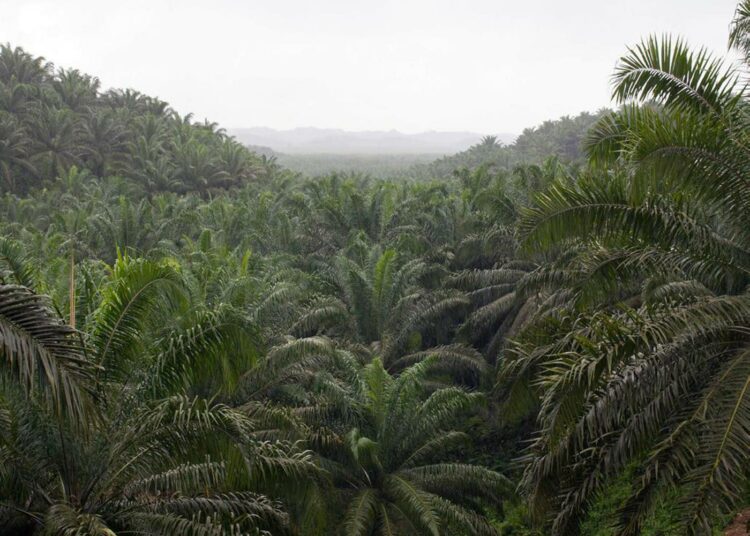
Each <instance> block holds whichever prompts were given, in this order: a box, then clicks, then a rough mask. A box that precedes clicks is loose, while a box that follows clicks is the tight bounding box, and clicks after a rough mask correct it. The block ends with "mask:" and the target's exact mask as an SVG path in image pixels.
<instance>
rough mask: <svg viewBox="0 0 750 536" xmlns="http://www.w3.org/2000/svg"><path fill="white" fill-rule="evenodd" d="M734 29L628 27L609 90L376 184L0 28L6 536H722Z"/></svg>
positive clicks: (728, 506)
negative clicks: (285, 158)
mask: <svg viewBox="0 0 750 536" xmlns="http://www.w3.org/2000/svg"><path fill="white" fill-rule="evenodd" d="M730 31H731V33H730V46H731V48H732V49H733V50H734V51H735V52H736V53H737V54H739V55H740V56H741V57H742V60H743V62H742V65H741V66H739V67H732V66H730V65H729V64H728V63H726V62H723V61H722V60H719V59H715V58H714V57H712V56H711V55H710V54H709V53H707V52H705V51H703V50H698V49H694V48H691V46H690V45H689V44H687V43H685V42H683V41H681V40H679V39H675V38H671V37H669V36H664V37H652V38H648V39H646V40H644V41H643V42H642V43H640V44H637V45H635V46H633V47H632V48H630V49H628V52H627V53H626V55H625V56H624V57H623V58H621V60H620V61H619V62H618V66H617V69H616V72H615V74H614V78H613V93H614V96H615V99H616V101H617V103H618V108H617V110H616V111H601V112H597V113H596V114H582V115H580V116H578V117H576V118H563V119H562V120H560V121H554V122H548V123H545V124H544V125H542V126H541V127H539V128H537V129H530V130H528V131H526V132H525V133H524V134H523V135H522V136H521V137H520V138H519V139H518V140H517V141H516V143H515V144H514V145H512V146H510V147H502V146H500V145H499V144H498V143H497V140H495V139H492V138H486V139H485V140H483V142H482V143H480V144H479V145H477V146H475V147H473V148H471V149H470V150H469V151H466V152H464V153H460V154H459V155H456V156H454V157H449V158H445V159H441V160H438V161H436V162H434V163H432V164H430V165H428V166H426V169H427V172H426V173H428V175H429V176H412V177H408V176H401V177H398V178H393V179H380V178H372V177H367V176H363V175H358V174H330V175H328V176H323V177H317V178H310V177H306V176H304V175H303V174H300V173H297V172H292V171H289V170H287V169H285V168H284V167H283V166H280V165H278V163H277V162H276V161H275V159H274V158H273V157H268V156H259V155H257V154H256V153H254V152H252V151H250V150H249V149H248V148H245V147H243V146H242V145H240V144H239V143H237V142H236V141H235V140H234V139H232V138H231V137H228V136H227V135H226V134H224V133H223V131H222V130H221V129H219V128H218V127H217V126H216V125H214V124H211V123H207V122H203V123H196V122H193V120H192V118H191V117H190V116H184V117H183V116H180V115H179V114H178V113H177V112H175V111H174V110H172V109H171V108H170V107H169V106H168V105H167V104H166V103H165V102H162V101H159V100H157V99H153V98H150V97H147V96H145V95H142V94H140V93H137V92H135V91H132V90H126V91H120V90H110V91H104V92H103V91H101V89H100V88H99V83H98V81H97V79H95V78H93V77H90V76H87V75H84V74H82V73H80V72H78V71H75V70H59V69H55V68H54V66H53V65H51V64H49V63H47V62H46V61H45V60H44V59H42V58H40V57H37V56H34V55H32V54H30V53H28V52H26V51H24V50H23V49H21V48H18V47H14V46H12V45H5V46H2V47H0V179H1V180H0V184H1V186H0V188H2V197H0V229H2V233H1V234H0V527H2V530H1V532H2V534H8V535H59V536H89V535H91V536H94V535H98V536H99V535H101V536H112V535H120V534H138V535H196V536H197V535H211V536H213V535H216V536H219V535H223V534H227V535H240V534H248V535H261V534H264V535H269V534H271V535H283V534H289V535H301V536H315V535H341V536H369V535H400V536H405V535H431V536H449V535H450V536H470V535H479V536H484V535H487V536H491V535H499V534H504V535H518V536H540V535H559V536H565V535H577V534H580V535H582V536H609V535H638V534H644V535H652V536H657V535H675V536H677V535H684V534H694V535H705V534H723V530H724V528H725V527H726V526H728V524H729V523H730V522H731V521H732V519H733V518H735V516H736V515H737V514H738V513H740V512H743V511H744V512H746V511H747V509H748V508H749V507H750V293H748V285H749V284H750V234H749V233H750V226H749V225H748V223H750V222H746V221H745V220H747V219H748V218H750V183H748V180H747V176H746V175H745V172H746V171H747V170H746V169H745V166H746V165H748V168H750V150H748V147H747V142H748V140H750V100H748V95H747V89H746V87H745V83H746V77H747V75H748V70H747V68H748V66H750V0H744V1H743V2H741V3H740V5H739V6H738V9H737V13H736V17H735V20H734V21H733V22H732V25H731V28H730ZM745 123H747V125H746V124H745ZM423 171H424V170H423ZM746 201H747V202H748V204H747V205H746V204H745V202H746ZM739 530H742V527H740V528H739ZM745 530H746V531H747V527H745Z"/></svg>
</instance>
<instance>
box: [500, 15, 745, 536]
mask: <svg viewBox="0 0 750 536" xmlns="http://www.w3.org/2000/svg"><path fill="white" fill-rule="evenodd" d="M748 7H749V6H748V5H747V4H746V3H743V4H742V5H741V6H740V8H739V10H738V14H737V19H736V20H735V22H734V25H733V28H732V41H731V42H732V44H733V45H734V46H736V47H738V48H739V49H740V51H742V50H743V46H744V45H743V43H744V42H745V40H746V39H747V33H746V32H747V26H746V24H747V22H746V21H747V13H748ZM614 96H615V98H617V99H618V100H619V101H620V102H621V103H622V107H621V109H620V110H619V111H618V112H616V113H612V114H610V115H607V116H605V117H603V118H602V119H601V120H600V121H599V122H598V123H597V124H596V125H595V126H594V128H593V129H592V131H591V132H590V134H589V136H588V139H587V140H586V149H587V151H588V154H589V156H590V159H591V162H592V169H591V171H590V172H589V173H588V174H587V175H586V176H583V177H581V178H580V179H579V180H577V181H565V180H562V181H558V182H557V183H555V184H554V185H553V186H552V187H551V188H550V189H549V190H548V191H547V192H546V193H544V194H541V195H539V196H538V198H537V201H536V203H535V205H534V206H532V207H531V208H529V209H528V210H527V211H525V213H524V215H523V218H522V222H521V224H520V232H521V236H522V240H523V241H524V242H525V244H526V245H527V246H528V247H530V248H536V249H539V248H541V249H545V250H552V249H559V248H560V247H561V246H563V247H567V248H569V250H570V251H572V252H573V253H572V254H570V255H567V256H565V257H564V258H560V259H559V260H558V261H557V263H556V266H557V269H558V270H559V271H560V272H563V273H564V277H563V278H561V279H560V280H559V281H558V284H559V283H560V282H562V284H563V286H564V287H566V288H567V289H568V292H567V294H568V295H567V296H566V298H565V299H563V300H559V301H558V302H557V304H556V306H555V308H553V309H552V310H547V311H544V312H542V313H540V314H539V320H538V321H537V322H535V324H534V326H533V327H532V328H529V329H528V330H527V331H526V332H525V333H524V334H523V335H522V336H520V337H519V338H518V339H517V341H516V342H515V343H514V344H513V346H512V348H511V355H512V356H513V357H512V360H511V362H510V364H509V366H508V368H507V370H506V371H505V374H506V376H507V377H508V378H510V379H511V381H513V382H515V383H516V389H517V390H518V391H520V390H522V389H523V388H524V386H527V388H531V389H532V390H533V391H534V392H535V393H536V397H537V398H538V403H539V415H538V418H537V419H538V422H539V435H538V437H537V438H536V439H535V441H534V444H533V446H532V447H531V451H530V463H529V465H528V466H527V468H526V471H525V475H524V479H523V484H524V486H525V488H526V489H527V490H528V492H529V493H530V496H531V498H532V500H533V504H534V505H535V506H536V507H537V508H538V510H539V513H540V514H541V515H546V514H551V516H552V529H553V532H554V533H556V534H572V533H575V532H576V531H577V530H579V527H580V524H581V522H582V520H583V519H585V516H586V511H587V509H588V508H590V506H591V504H592V503H593V502H594V501H595V500H596V497H597V494H598V493H601V492H602V491H603V490H605V489H606V488H607V486H608V485H611V483H612V481H613V479H614V478H616V477H617V475H619V474H622V473H623V472H625V471H626V470H627V469H628V468H629V467H631V466H633V465H635V466H636V467H637V469H636V470H635V472H634V476H633V484H632V485H633V488H632V490H633V491H632V495H631V497H630V498H629V499H628V500H627V501H626V502H625V503H624V504H623V505H622V508H621V511H620V518H619V520H617V522H616V523H615V525H616V527H617V533H619V534H639V533H640V531H641V530H642V528H643V525H644V520H645V519H646V518H647V517H648V515H649V512H651V511H653V509H654V507H655V505H657V504H658V502H659V501H660V500H664V497H665V496H669V495H672V496H674V495H675V494H676V499H674V500H675V508H677V509H678V510H677V511H678V512H679V515H678V517H679V526H680V527H681V528H680V529H679V530H681V531H683V532H682V533H691V534H692V533H695V534H703V533H707V532H709V531H710V527H711V526H712V525H713V524H714V523H716V520H717V519H718V518H721V516H722V515H725V514H727V513H730V512H732V511H733V509H734V508H736V507H737V506H739V505H740V504H742V501H744V500H745V499H746V496H745V494H746V492H747V485H748V479H749V478H750V473H748V468H749V467H750V448H749V445H750V443H749V440H750V367H749V366H748V365H749V362H748V355H749V354H748V348H749V347H748V340H747V328H748V313H749V312H750V310H749V309H748V308H747V305H748V301H747V300H748V297H747V294H746V292H747V285H748V282H750V281H748V268H749V267H750V264H748V260H750V257H748V251H749V250H748V248H749V247H750V236H748V234H747V229H748V226H747V222H746V221H745V220H746V219H747V214H748V210H747V208H748V207H747V199H748V191H747V181H746V176H747V171H748V169H749V168H748V165H749V164H750V159H749V154H748V152H747V147H746V139H747V136H748V132H750V130H748V127H749V126H750V124H749V123H748V120H749V119H750V116H749V115H748V111H750V108H748V102H747V97H746V93H745V89H744V87H743V85H742V82H741V78H740V74H739V73H738V72H735V71H734V70H733V69H731V68H729V67H726V66H725V65H723V64H722V62H721V61H719V60H715V59H713V58H712V57H711V56H710V55H709V54H708V53H707V52H705V51H703V50H701V51H697V52H693V51H691V50H690V49H689V48H688V46H687V45H686V44H685V43H684V42H682V41H680V40H676V39H672V38H670V37H664V38H655V37H654V38H650V39H648V40H646V41H644V42H643V43H641V44H640V45H637V46H636V47H633V48H632V49H631V50H630V51H629V53H628V55H626V56H625V57H624V58H622V60H621V61H620V64H619V66H618V69H617V71H616V73H615V76H614ZM558 288H559V287H558ZM546 291H547V292H549V288H548V289H547V290H546ZM542 292H545V290H543V291H542ZM509 403H510V404H511V405H512V404H514V400H513V399H512V398H511V400H509Z"/></svg>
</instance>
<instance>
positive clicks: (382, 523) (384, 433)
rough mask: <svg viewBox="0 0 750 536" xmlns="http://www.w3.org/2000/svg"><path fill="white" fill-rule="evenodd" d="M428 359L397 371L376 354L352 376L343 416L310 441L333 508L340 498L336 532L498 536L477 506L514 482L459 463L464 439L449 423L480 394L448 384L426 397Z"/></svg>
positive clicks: (354, 535) (495, 500) (502, 494)
mask: <svg viewBox="0 0 750 536" xmlns="http://www.w3.org/2000/svg"><path fill="white" fill-rule="evenodd" d="M433 364H434V360H432V359H430V360H427V361H423V362H421V363H419V364H417V365H414V366H412V367H411V368H409V369H406V370H405V371H404V372H402V374H401V375H400V376H398V377H397V378H394V377H392V376H390V375H389V374H388V372H387V371H386V370H385V369H384V368H383V365H382V362H381V361H380V360H379V359H375V360H374V361H373V362H372V363H370V364H369V365H367V366H366V367H364V368H363V369H360V370H359V371H358V372H357V374H356V376H355V377H354V382H353V384H352V385H351V386H350V388H349V389H350V395H349V396H350V397H351V400H350V401H349V402H348V405H349V412H348V415H347V414H344V415H342V416H341V418H340V419H338V422H336V420H334V421H333V422H331V423H330V424H329V427H330V435H328V436H325V435H324V434H321V435H320V436H319V438H318V441H317V442H314V447H315V449H316V450H317V451H318V452H319V453H320V455H321V456H323V467H324V468H325V469H327V470H328V472H329V473H330V474H331V479H332V484H333V486H334V489H335V498H334V500H333V504H332V506H333V507H334V508H336V507H337V505H341V506H340V508H341V510H340V515H339V516H334V519H335V518H336V517H339V518H340V521H338V522H337V524H338V527H339V529H338V530H337V533H339V534H342V535H345V536H358V535H370V534H383V535H385V534H393V535H396V534H403V535H406V534H432V535H443V534H445V535H448V534H467V535H468V534H490V535H491V534H496V531H495V530H494V529H493V528H492V527H491V526H490V524H489V523H488V522H487V520H486V518H485V517H484V515H483V512H482V505H484V506H488V505H493V506H497V505H498V504H499V503H500V501H501V499H502V498H503V497H505V496H507V495H508V494H510V493H511V492H512V489H513V486H512V484H511V483H510V482H509V481H508V480H507V479H506V478H505V477H503V476H502V475H500V474H498V473H495V472H493V471H490V470H488V469H485V468H483V467H479V466H475V465H471V464H467V463H462V462H459V461H456V460H457V458H456V453H457V452H460V448H461V447H462V446H464V445H466V442H467V441H468V440H469V436H468V435H466V434H465V433H463V432H461V431H458V430H456V429H455V427H456V426H457V425H458V424H459V422H460V420H461V419H462V417H463V416H465V415H466V412H467V411H469V410H470V409H471V408H472V407H474V406H475V405H476V404H477V402H478V400H479V399H481V395H480V394H478V393H469V392H466V391H463V390H462V389H459V388H456V387H449V388H445V389H440V390H437V391H435V392H433V393H432V394H430V395H429V396H427V394H426V392H425V391H426V389H425V386H424V384H425V382H426V376H427V372H428V370H429V367H430V366H431V365H433Z"/></svg>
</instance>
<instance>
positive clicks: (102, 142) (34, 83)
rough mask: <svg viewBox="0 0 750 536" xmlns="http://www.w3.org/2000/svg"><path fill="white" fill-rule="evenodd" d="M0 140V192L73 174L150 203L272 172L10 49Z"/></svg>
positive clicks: (219, 138) (199, 131)
mask: <svg viewBox="0 0 750 536" xmlns="http://www.w3.org/2000/svg"><path fill="white" fill-rule="evenodd" d="M0 140H2V141H0V180H1V182H0V192H11V193H27V192H29V191H31V190H33V189H36V188H40V187H44V186H47V185H49V184H50V183H52V182H53V181H54V180H55V179H56V178H58V177H65V176H66V175H67V174H68V173H69V172H70V170H71V169H73V168H75V167H77V168H78V169H82V170H86V171H88V172H90V173H92V174H93V175H95V176H97V177H106V176H111V175H118V176H122V177H125V178H127V179H129V180H131V181H132V182H133V183H134V184H135V185H137V187H138V188H139V189H140V190H141V191H143V192H146V193H148V194H154V193H157V192H165V191H174V192H184V191H196V192H200V193H201V195H208V194H209V193H211V192H215V191H219V190H223V189H226V188H232V187H236V186H240V185H242V184H245V183H246V182H248V181H250V180H257V179H262V178H263V177H265V176H266V175H267V173H268V170H269V166H270V167H272V166H273V163H271V162H268V161H267V160H265V159H263V158H261V157H259V156H257V155H255V154H254V153H251V152H250V151H249V150H247V149H246V148H244V147H243V146H242V145H240V144H239V143H237V142H236V141H234V140H233V139H232V138H230V137H228V136H227V135H226V134H225V133H224V132H223V131H222V130H220V129H217V126H216V125H215V124H213V123H208V122H204V123H193V122H192V119H191V116H186V117H181V116H180V115H179V114H177V113H176V112H175V111H174V110H172V109H171V108H169V106H168V105H167V103H165V102H163V101H160V100H158V99H154V98H152V97H148V96H146V95H142V94H140V93H138V92H136V91H131V90H116V89H112V90H108V91H106V92H101V91H100V84H99V80H98V79H97V78H94V77H91V76H89V75H86V74H83V73H81V72H79V71H77V70H65V69H58V70H55V68H54V66H53V65H52V64H51V63H47V62H45V60H44V59H43V58H41V57H36V56H33V55H31V54H29V53H27V52H26V51H24V50H23V49H21V48H13V47H11V46H10V45H2V46H0Z"/></svg>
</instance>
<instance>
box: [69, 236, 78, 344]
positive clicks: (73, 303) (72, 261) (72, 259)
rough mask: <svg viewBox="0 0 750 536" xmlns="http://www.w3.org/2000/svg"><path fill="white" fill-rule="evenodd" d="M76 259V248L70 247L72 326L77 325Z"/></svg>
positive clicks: (70, 321)
mask: <svg viewBox="0 0 750 536" xmlns="http://www.w3.org/2000/svg"><path fill="white" fill-rule="evenodd" d="M75 268H76V260H75V250H74V249H73V248H71V249H70V280H69V283H68V299H69V301H70V319H69V324H70V327H72V328H73V329H75V327H76V271H75Z"/></svg>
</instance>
